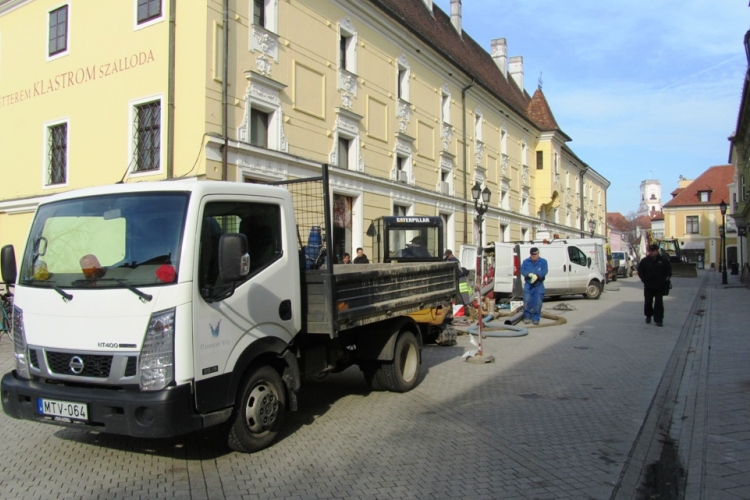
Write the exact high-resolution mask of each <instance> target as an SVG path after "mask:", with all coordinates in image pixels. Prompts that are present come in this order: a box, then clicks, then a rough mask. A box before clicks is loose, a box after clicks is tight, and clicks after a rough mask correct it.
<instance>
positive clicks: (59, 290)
mask: <svg viewBox="0 0 750 500" xmlns="http://www.w3.org/2000/svg"><path fill="white" fill-rule="evenodd" d="M49 287H50V288H51V289H53V290H54V291H56V292H57V293H59V294H60V295H62V298H63V302H70V301H71V300H73V296H72V295H71V294H69V293H67V292H66V291H65V290H63V289H62V288H60V287H59V286H57V285H54V284H52V283H50V285H49Z"/></svg>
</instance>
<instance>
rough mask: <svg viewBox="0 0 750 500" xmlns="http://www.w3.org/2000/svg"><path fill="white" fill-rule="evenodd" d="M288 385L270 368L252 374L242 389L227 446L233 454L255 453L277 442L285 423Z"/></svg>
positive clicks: (257, 370) (260, 369) (245, 380)
mask: <svg viewBox="0 0 750 500" xmlns="http://www.w3.org/2000/svg"><path fill="white" fill-rule="evenodd" d="M285 408H286V396H285V393H284V383H283V382H282V380H281V377H280V376H279V374H278V373H277V372H276V370H274V369H273V368H271V367H270V366H262V367H260V368H258V369H256V370H254V371H252V372H250V373H249V374H248V375H247V376H246V377H245V379H244V381H243V383H242V385H241V392H240V393H239V399H238V401H237V404H236V406H235V409H234V417H233V420H232V424H231V425H232V426H231V428H230V429H229V436H228V439H227V442H228V444H229V447H230V448H232V449H233V450H237V451H243V452H247V453H252V452H255V451H259V450H262V449H263V448H267V447H268V446H270V445H271V444H273V442H274V441H275V440H276V437H277V436H278V434H279V430H280V429H281V426H282V424H283V422H284V413H285Z"/></svg>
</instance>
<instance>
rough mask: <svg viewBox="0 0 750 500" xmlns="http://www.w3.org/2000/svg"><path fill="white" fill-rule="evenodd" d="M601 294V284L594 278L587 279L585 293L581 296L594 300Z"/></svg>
mask: <svg viewBox="0 0 750 500" xmlns="http://www.w3.org/2000/svg"><path fill="white" fill-rule="evenodd" d="M601 294H602V286H601V285H600V284H599V283H598V282H597V281H596V280H591V281H589V286H587V287H586V293H584V294H583V296H584V297H586V298H587V299H590V300H595V299H598V298H599V296H600V295H601Z"/></svg>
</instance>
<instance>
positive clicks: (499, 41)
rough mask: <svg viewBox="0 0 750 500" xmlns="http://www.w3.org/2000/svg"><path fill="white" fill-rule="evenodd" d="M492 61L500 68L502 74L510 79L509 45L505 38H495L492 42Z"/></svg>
mask: <svg viewBox="0 0 750 500" xmlns="http://www.w3.org/2000/svg"><path fill="white" fill-rule="evenodd" d="M491 51H492V59H494V60H495V64H497V67H498V68H500V72H501V73H502V74H503V76H504V77H505V78H508V43H507V42H506V41H505V38H495V39H494V40H492V42H491Z"/></svg>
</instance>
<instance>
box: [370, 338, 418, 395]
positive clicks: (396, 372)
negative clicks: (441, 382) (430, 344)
mask: <svg viewBox="0 0 750 500" xmlns="http://www.w3.org/2000/svg"><path fill="white" fill-rule="evenodd" d="M420 364H421V355H420V352H419V342H417V337H415V336H414V334H413V333H412V332H410V331H404V332H401V334H400V335H399V336H398V340H396V346H395V348H394V352H393V362H390V363H383V364H382V365H380V368H379V370H378V372H377V373H376V377H377V380H378V382H379V383H380V385H381V386H382V387H383V388H385V389H387V390H389V391H391V392H407V391H410V390H412V389H413V388H414V386H415V385H417V379H418V378H419V366H420Z"/></svg>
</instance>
